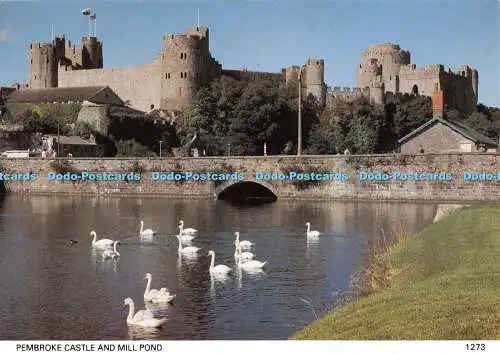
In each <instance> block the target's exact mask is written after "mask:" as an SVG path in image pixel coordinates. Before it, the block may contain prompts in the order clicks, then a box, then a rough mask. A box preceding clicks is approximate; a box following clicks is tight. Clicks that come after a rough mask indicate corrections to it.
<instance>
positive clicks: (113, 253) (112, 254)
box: [102, 241, 120, 259]
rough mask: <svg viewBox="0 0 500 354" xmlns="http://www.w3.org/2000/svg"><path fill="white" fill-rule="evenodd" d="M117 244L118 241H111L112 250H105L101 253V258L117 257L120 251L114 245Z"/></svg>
mask: <svg viewBox="0 0 500 354" xmlns="http://www.w3.org/2000/svg"><path fill="white" fill-rule="evenodd" d="M117 244H118V241H115V242H113V249H112V250H105V251H104V252H103V253H102V258H103V259H117V258H118V257H120V253H118V251H117V250H116V245H117Z"/></svg>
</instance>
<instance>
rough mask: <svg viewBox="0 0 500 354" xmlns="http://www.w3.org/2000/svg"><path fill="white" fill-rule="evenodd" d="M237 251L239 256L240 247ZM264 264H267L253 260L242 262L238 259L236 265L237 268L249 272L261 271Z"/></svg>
mask: <svg viewBox="0 0 500 354" xmlns="http://www.w3.org/2000/svg"><path fill="white" fill-rule="evenodd" d="M237 250H238V254H241V247H238V248H237ZM266 263H267V261H265V262H260V261H256V260H253V259H251V260H248V261H246V262H242V260H241V257H238V262H237V265H238V267H239V268H241V269H243V270H247V271H249V270H256V269H263V268H264V267H265V265H266Z"/></svg>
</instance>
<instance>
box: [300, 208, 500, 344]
mask: <svg viewBox="0 0 500 354" xmlns="http://www.w3.org/2000/svg"><path fill="white" fill-rule="evenodd" d="M389 262H390V264H391V269H392V271H393V275H392V277H391V279H390V284H391V286H390V287H389V288H386V289H384V290H382V291H380V292H378V293H376V294H374V295H372V296H368V297H365V298H363V299H361V300H360V301H359V302H357V303H353V304H349V305H347V306H345V307H344V308H343V309H341V310H340V311H338V312H335V313H329V314H327V315H326V316H325V317H324V318H322V319H321V320H319V321H317V322H316V323H313V324H312V325H311V326H309V327H307V328H305V329H304V330H302V331H300V332H298V333H297V334H295V335H294V336H293V337H292V339H352V340H354V339H392V340H398V339H401V340H403V339H500V206H488V207H481V208H467V209H463V210H461V211H459V212H458V213H456V214H453V215H451V216H448V217H446V218H444V219H443V220H441V221H439V222H437V223H435V224H432V225H431V226H429V227H428V228H426V229H425V230H424V231H423V232H421V233H420V234H418V235H416V236H415V237H413V238H411V239H410V241H408V242H407V243H406V244H403V245H399V246H396V247H395V248H394V249H393V251H392V252H391V254H390V256H389Z"/></svg>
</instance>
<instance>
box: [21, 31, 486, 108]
mask: <svg viewBox="0 0 500 354" xmlns="http://www.w3.org/2000/svg"><path fill="white" fill-rule="evenodd" d="M161 48H162V49H161V53H160V55H159V56H158V57H157V58H155V59H154V60H153V61H152V63H150V64H146V65H142V66H134V67H121V68H103V45H102V43H101V42H100V41H99V40H98V39H97V38H96V37H90V36H87V37H83V38H82V44H81V46H80V47H77V46H75V45H74V44H73V45H72V44H71V41H66V39H65V38H64V37H56V38H55V39H54V40H53V41H52V43H31V44H30V49H29V87H30V88H49V87H85V86H109V87H110V88H111V89H112V90H113V91H114V92H116V93H117V94H118V96H120V98H122V99H123V100H124V101H128V103H129V105H130V106H131V107H133V108H136V109H139V110H142V111H145V112H148V111H151V110H152V109H163V110H167V111H182V110H183V109H184V108H185V107H186V106H187V105H189V104H190V103H191V102H192V101H193V99H194V97H195V95H196V93H197V91H198V90H199V89H200V87H202V86H204V85H207V84H209V83H210V82H211V81H212V80H213V79H215V78H217V77H220V76H221V75H227V76H231V77H234V78H237V79H239V78H242V77H249V76H251V77H256V76H261V77H271V78H276V79H279V80H282V82H284V83H285V84H286V85H287V86H290V85H293V87H298V81H299V78H300V87H301V92H302V94H303V96H304V97H306V96H307V95H309V94H312V95H313V96H315V97H316V99H317V100H318V101H319V102H320V103H321V104H327V105H331V104H334V102H335V100H336V99H340V100H353V99H356V98H358V97H361V96H364V97H367V98H369V99H370V101H371V102H372V103H375V104H381V103H383V102H384V98H385V93H386V92H393V93H409V94H421V95H426V96H430V95H431V93H432V92H433V91H434V89H435V88H436V87H437V88H440V89H441V90H442V91H443V92H444V97H445V104H446V105H448V107H449V108H450V109H453V108H455V109H457V110H459V111H460V112H462V113H469V112H471V111H473V110H474V108H475V106H476V104H477V97H478V95H477V94H478V72H477V70H474V69H471V68H470V67H468V66H462V67H461V68H460V70H459V71H458V72H456V73H454V72H451V71H450V70H448V71H445V69H444V66H443V65H431V66H429V67H426V68H417V67H416V66H415V64H411V61H410V52H408V51H405V50H401V49H400V47H399V46H398V45H395V44H391V43H384V44H378V45H374V46H371V47H369V48H368V50H367V51H366V52H364V53H363V54H362V56H361V61H360V64H359V70H358V87H357V88H345V87H344V88H343V89H341V88H340V87H333V88H331V87H328V86H327V85H326V84H325V80H324V67H325V62H324V60H323V59H314V58H310V59H309V60H308V61H307V62H306V64H305V65H302V66H290V67H287V68H284V69H282V70H281V72H280V73H265V72H249V71H246V70H225V69H223V68H222V65H221V64H220V63H219V62H218V61H217V60H215V59H214V58H213V57H212V55H211V54H210V46H209V30H208V28H207V27H191V28H188V29H187V30H186V31H185V32H184V33H182V34H168V35H166V36H164V37H163V40H162V46H161Z"/></svg>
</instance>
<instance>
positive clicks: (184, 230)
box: [179, 220, 198, 234]
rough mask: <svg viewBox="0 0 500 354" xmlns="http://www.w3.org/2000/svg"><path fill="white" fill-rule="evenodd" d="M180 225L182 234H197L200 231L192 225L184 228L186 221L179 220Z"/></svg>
mask: <svg viewBox="0 0 500 354" xmlns="http://www.w3.org/2000/svg"><path fill="white" fill-rule="evenodd" d="M179 226H180V227H181V234H182V233H184V234H195V233H197V232H198V230H196V229H193V228H192V227H186V228H184V221H182V220H181V221H179Z"/></svg>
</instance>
